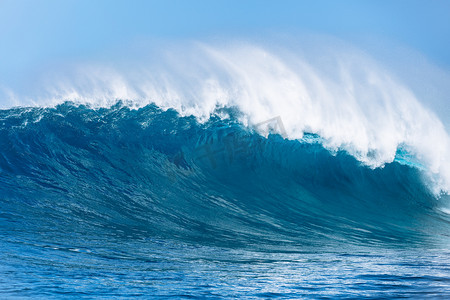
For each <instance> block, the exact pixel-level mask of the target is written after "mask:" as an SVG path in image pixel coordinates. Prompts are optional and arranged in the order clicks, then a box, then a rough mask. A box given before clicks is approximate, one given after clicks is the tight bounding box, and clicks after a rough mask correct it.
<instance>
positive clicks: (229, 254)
mask: <svg viewBox="0 0 450 300" xmlns="http://www.w3.org/2000/svg"><path fill="white" fill-rule="evenodd" d="M243 114H245V113H244V112H243V111H242V109H239V108H236V107H223V108H218V109H216V110H215V111H214V113H212V114H211V116H210V117H209V118H207V119H206V120H203V121H199V119H198V118H197V117H195V116H192V115H189V114H184V115H183V114H180V113H179V112H178V111H176V110H174V109H166V108H164V109H162V108H161V107H159V106H157V105H155V104H149V105H144V106H141V107H139V108H135V107H130V105H128V104H127V103H126V102H120V101H119V102H117V103H116V104H114V105H112V106H109V107H93V106H91V105H87V104H86V105H85V104H79V103H72V102H64V103H61V104H59V105H56V106H52V107H44V106H35V107H16V108H10V109H4V110H1V111H0V249H1V251H0V274H1V276H0V297H1V298H9V297H12V298H27V297H31V298H46V299H47V298H61V297H73V298H92V297H102V298H128V297H132V296H142V297H144V298H147V297H155V298H169V297H171V298H211V299H217V298H249V299H256V298H264V299H265V298H281V299H293V298H313V299H340V298H342V299H351V298H357V299H365V298H367V299H374V298H377V299H379V298H414V299H422V298H437V299H446V298H449V297H450V248H449V247H450V214H449V212H450V210H449V209H448V203H449V196H448V194H447V192H446V191H445V188H440V189H436V186H438V184H441V185H439V186H440V187H442V182H444V183H445V178H444V179H443V180H441V181H439V180H437V179H436V176H437V175H436V173H433V174H434V175H433V174H431V173H430V172H427V166H428V165H427V161H426V160H425V159H423V157H420V156H417V155H414V152H412V151H411V149H412V148H411V147H409V148H408V147H407V145H404V146H402V145H400V146H398V147H397V149H396V151H395V155H394V158H393V159H392V161H390V162H385V163H383V164H382V165H375V164H373V163H371V161H370V160H368V159H363V158H364V157H363V156H362V155H359V156H358V155H357V153H358V152H352V150H351V149H352V148H349V147H347V148H346V146H345V145H344V144H342V145H341V146H340V147H338V148H336V149H332V148H331V146H330V139H329V138H328V139H327V138H326V135H325V134H324V135H320V134H317V133H312V132H310V133H308V132H307V131H304V133H303V135H302V137H301V138H289V134H291V133H290V132H289V130H290V128H289V123H288V122H283V121H284V120H283V118H282V117H280V116H273V117H272V118H268V119H267V120H262V121H261V122H259V123H253V124H246V123H245V122H242V116H243ZM434 148H438V147H436V145H435V147H434ZM369 152H370V151H369ZM367 157H368V158H374V159H380V157H382V155H381V154H377V152H376V151H375V152H374V153H369V154H367ZM444 157H445V156H444ZM421 158H422V159H421ZM444 163H445V162H444ZM438 170H439V168H438ZM430 174H431V175H430ZM437 174H439V173H437ZM444 186H445V185H444ZM436 190H438V192H436Z"/></svg>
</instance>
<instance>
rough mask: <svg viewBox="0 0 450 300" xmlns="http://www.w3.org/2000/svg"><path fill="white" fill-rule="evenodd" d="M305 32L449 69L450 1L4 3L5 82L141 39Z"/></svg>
mask: <svg viewBox="0 0 450 300" xmlns="http://www.w3.org/2000/svg"><path fill="white" fill-rule="evenodd" d="M302 31H311V32H318V33H325V34H330V35H333V36H337V37H340V38H343V39H346V40H349V41H352V40H361V39H364V38H374V39H386V40H389V41H393V42H395V43H399V44H401V45H404V46H406V47H410V48H413V49H416V50H418V51H419V52H421V53H423V54H424V55H425V56H427V57H428V58H429V59H430V60H431V61H433V62H434V63H436V64H438V65H440V66H443V67H444V68H446V69H448V68H449V66H450V1H440V0H427V1H414V0H397V1H395V0H389V1H386V0H377V1H360V0H358V1H349V0H346V1H323V0H321V1H300V0H296V1H288V0H285V1H264V0H258V1H254V0H250V1H244V0H241V1H233V0H227V1H222V0H209V1H208V0H205V1H200V0H190V1H188V0H184V1H182V0H164V1H151V0H147V1H137V0H134V1H131V0H128V1H121V0H120V1H112V0H109V1H107V0H88V1H86V0H39V1H38V0H0V82H1V81H2V80H3V81H7V80H8V79H10V78H13V77H17V76H21V74H22V73H24V72H27V71H28V70H31V69H33V68H34V67H41V68H42V66H45V65H46V64H51V63H55V62H58V61H64V60H68V59H86V58H89V57H91V56H95V55H99V53H100V54H101V53H102V52H103V51H110V49H112V48H114V47H122V46H123V45H126V44H127V43H130V42H131V41H133V40H136V39H146V38H149V39H158V38H159V39H161V38H162V39H201V38H204V37H211V36H220V35H223V36H235V35H239V36H245V35H248V36H253V35H259V36H261V35H262V36H263V35H264V34H265V33H276V32H280V33H292V34H297V33H298V32H302Z"/></svg>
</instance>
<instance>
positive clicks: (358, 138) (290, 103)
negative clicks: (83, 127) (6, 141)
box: [3, 42, 450, 192]
mask: <svg viewBox="0 0 450 300" xmlns="http://www.w3.org/2000/svg"><path fill="white" fill-rule="evenodd" d="M63 75H64V76H63ZM46 80H47V81H45V82H44V81H43V83H42V84H41V88H42V89H41V90H40V91H39V92H35V94H33V95H32V97H30V96H28V97H27V96H18V95H15V94H14V93H12V92H11V91H10V90H8V96H7V97H4V98H5V99H10V100H9V102H5V103H3V106H8V105H11V104H15V105H17V103H18V101H19V100H18V99H21V101H22V102H20V103H21V104H22V105H54V104H57V103H61V102H62V101H67V100H70V101H75V102H80V103H89V104H90V105H93V106H109V105H111V104H114V103H115V102H116V100H117V99H122V100H130V101H132V102H131V103H132V105H134V106H137V107H140V106H143V105H146V104H149V103H155V104H157V105H158V106H160V107H162V108H174V109H176V110H178V111H179V112H180V113H181V114H182V115H195V116H197V117H198V118H199V119H200V120H205V119H207V118H208V117H209V115H210V114H211V113H212V112H213V111H214V110H215V109H216V108H217V107H218V106H219V107H221V106H235V107H238V108H239V109H240V111H242V112H243V113H244V118H243V120H242V121H243V122H244V123H248V124H256V123H259V122H262V121H264V120H267V119H270V118H273V117H275V116H280V117H281V120H282V122H283V124H284V127H285V129H286V133H287V136H288V137H289V138H291V139H300V138H302V136H303V134H304V132H312V133H317V134H319V135H320V136H321V137H322V138H323V139H324V141H325V146H326V147H327V148H328V149H330V150H331V151H336V150H338V149H343V150H346V151H348V152H349V153H350V154H352V155H354V156H355V157H356V158H357V159H358V160H360V161H362V162H363V163H365V164H367V165H368V166H371V167H382V166H383V165H384V164H385V163H388V162H392V161H393V160H394V158H395V155H396V150H397V149H398V148H399V147H400V146H401V147H403V148H405V149H407V150H408V151H409V152H410V153H412V154H414V155H415V156H416V158H417V159H418V160H419V161H420V163H421V164H422V165H424V166H425V168H426V172H427V173H428V175H429V178H430V179H431V180H432V181H433V183H432V185H433V187H434V190H435V192H439V191H447V192H448V191H449V190H450V138H449V134H448V133H447V132H446V129H445V127H444V125H443V123H442V122H441V120H440V119H439V118H438V117H437V116H436V114H435V113H433V112H432V111H431V110H430V109H429V108H427V106H426V104H424V103H423V101H422V102H421V101H420V99H417V97H416V96H415V94H414V93H413V92H412V89H410V88H409V87H408V86H405V85H404V84H403V83H402V81H401V80H399V79H398V78H396V77H395V76H394V75H393V74H392V72H390V71H388V70H387V69H386V68H385V67H383V66H382V65H381V64H379V63H377V62H376V61H375V60H374V59H372V58H370V57H369V56H368V55H366V54H364V53H363V52H361V51H358V50H355V49H351V48H349V47H342V46H336V48H331V49H327V50H323V51H321V52H319V53H314V51H309V52H308V51H304V52H297V51H295V49H294V50H293V49H292V48H291V49H286V48H284V49H283V48H282V47H270V46H261V45H256V44H250V43H237V42H236V43H227V45H226V46H223V45H221V46H218V45H210V44H199V43H196V44H189V45H179V47H168V48H167V49H165V50H161V52H160V55H157V56H152V57H151V58H148V57H147V58H146V59H141V60H139V59H136V60H131V59H130V61H129V62H128V63H124V62H123V61H122V63H121V64H114V63H109V64H106V63H105V64H102V63H96V64H92V63H91V64H78V65H77V66H76V67H73V68H72V69H71V71H70V72H68V73H67V72H66V73H64V74H60V73H57V75H56V76H54V77H52V78H50V77H47V79H46Z"/></svg>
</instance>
